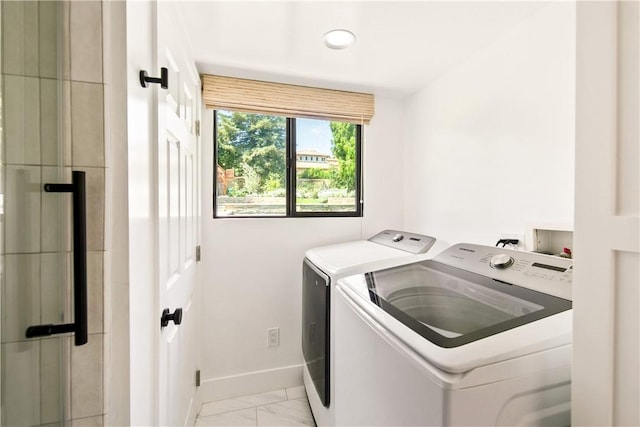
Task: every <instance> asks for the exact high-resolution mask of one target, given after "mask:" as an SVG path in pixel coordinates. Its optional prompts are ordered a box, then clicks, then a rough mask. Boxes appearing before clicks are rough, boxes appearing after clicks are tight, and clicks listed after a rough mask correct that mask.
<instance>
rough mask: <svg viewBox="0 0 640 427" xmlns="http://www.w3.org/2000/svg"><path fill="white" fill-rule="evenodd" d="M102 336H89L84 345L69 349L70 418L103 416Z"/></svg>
mask: <svg viewBox="0 0 640 427" xmlns="http://www.w3.org/2000/svg"><path fill="white" fill-rule="evenodd" d="M102 341H103V335H102V334H92V335H89V341H88V342H87V344H85V345H81V346H78V347H76V346H72V347H71V418H73V419H77V418H86V417H93V416H96V415H101V414H103V381H102V377H103V374H102V369H103V363H102V357H103V356H102V349H103V345H102Z"/></svg>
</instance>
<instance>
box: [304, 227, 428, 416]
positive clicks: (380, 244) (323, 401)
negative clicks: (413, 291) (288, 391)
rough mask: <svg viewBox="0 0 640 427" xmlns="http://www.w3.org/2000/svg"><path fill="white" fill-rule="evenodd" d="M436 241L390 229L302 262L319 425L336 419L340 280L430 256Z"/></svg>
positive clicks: (308, 366)
mask: <svg viewBox="0 0 640 427" xmlns="http://www.w3.org/2000/svg"><path fill="white" fill-rule="evenodd" d="M435 241H436V239H435V238H433V237H430V236H424V235H420V234H416V233H409V232H404V231H398V230H385V231H382V232H380V233H378V234H376V235H375V236H373V237H371V238H370V239H368V240H358V241H352V242H347V243H341V244H335V245H329V246H322V247H317V248H313V249H309V250H307V251H306V253H305V259H304V261H303V266H302V277H303V283H302V350H303V356H304V362H305V364H304V369H303V379H304V385H305V389H306V392H307V396H308V399H309V404H310V406H311V410H312V413H313V416H314V419H315V421H316V424H317V425H318V426H332V425H334V417H333V413H334V403H333V402H334V397H333V389H334V386H335V376H334V373H333V370H334V357H333V353H334V351H335V343H334V331H335V329H336V324H335V320H334V311H333V308H332V301H333V300H334V299H335V285H336V283H337V281H338V280H339V279H340V278H342V277H345V276H349V275H353V274H356V273H362V272H365V271H372V270H377V269H383V268H389V267H394V266H398V265H403V264H409V263H413V262H417V261H421V260H425V259H427V258H428V255H427V251H429V249H430V248H431V247H432V246H433V244H434V243H435Z"/></svg>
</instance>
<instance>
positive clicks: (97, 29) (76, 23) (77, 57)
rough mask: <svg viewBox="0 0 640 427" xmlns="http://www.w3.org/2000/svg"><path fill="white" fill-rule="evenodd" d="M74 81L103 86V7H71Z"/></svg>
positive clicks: (91, 3) (97, 4) (85, 4)
mask: <svg viewBox="0 0 640 427" xmlns="http://www.w3.org/2000/svg"><path fill="white" fill-rule="evenodd" d="M70 31H71V33H70V34H71V80H75V81H83V82H94V83H102V3H101V2H99V1H78V2H71V3H70Z"/></svg>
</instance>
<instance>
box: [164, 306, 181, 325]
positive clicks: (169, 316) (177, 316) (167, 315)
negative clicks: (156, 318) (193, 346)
mask: <svg viewBox="0 0 640 427" xmlns="http://www.w3.org/2000/svg"><path fill="white" fill-rule="evenodd" d="M172 320H173V323H175V324H176V325H179V324H180V323H182V309H181V308H176V311H174V312H173V313H171V312H170V311H169V309H168V308H165V309H164V310H162V317H161V318H160V326H162V327H163V328H166V327H167V325H169V322H170V321H172Z"/></svg>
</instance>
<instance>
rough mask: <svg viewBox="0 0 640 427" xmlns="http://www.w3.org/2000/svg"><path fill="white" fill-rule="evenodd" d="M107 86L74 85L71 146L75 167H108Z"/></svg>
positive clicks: (72, 92)
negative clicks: (105, 125) (105, 94)
mask: <svg viewBox="0 0 640 427" xmlns="http://www.w3.org/2000/svg"><path fill="white" fill-rule="evenodd" d="M103 112H104V96H103V86H102V85H101V84H95V83H83V82H72V83H71V145H72V148H71V149H72V162H73V166H75V167H79V166H100V167H102V166H104V125H103V123H104V117H103Z"/></svg>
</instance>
